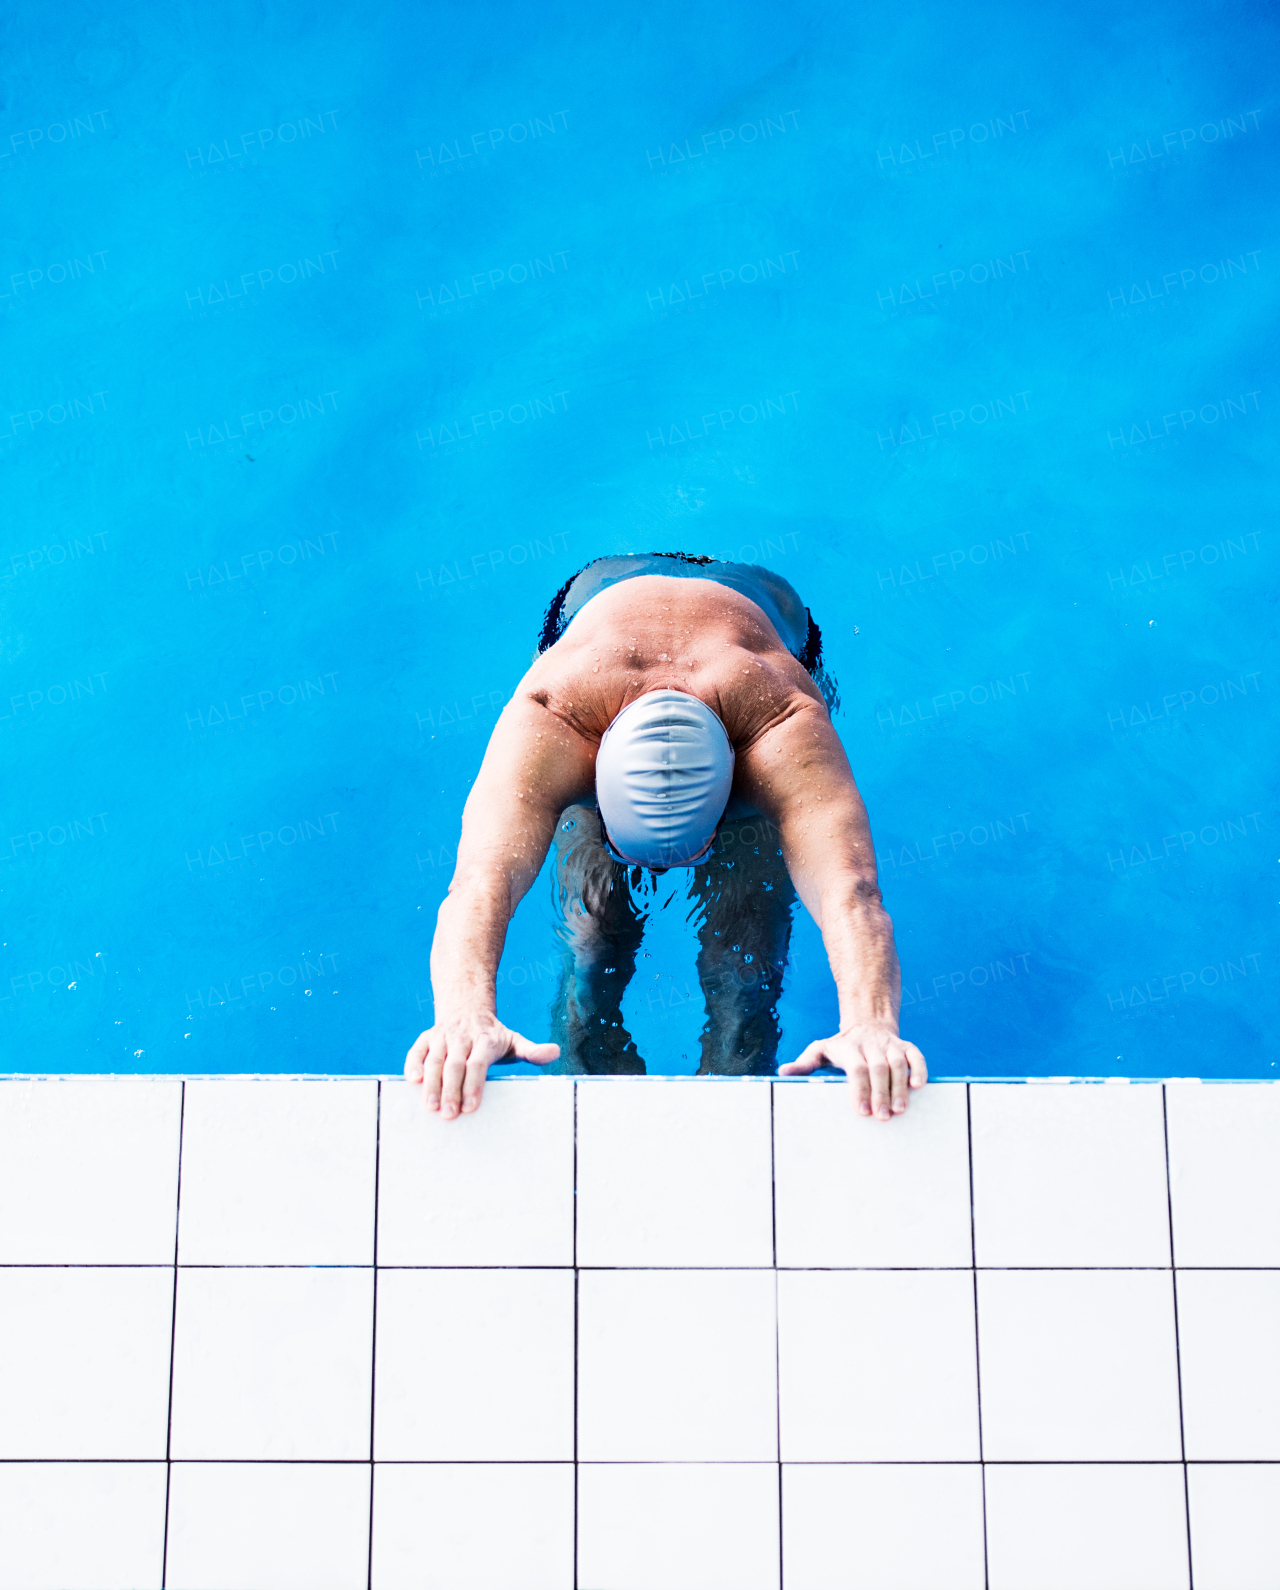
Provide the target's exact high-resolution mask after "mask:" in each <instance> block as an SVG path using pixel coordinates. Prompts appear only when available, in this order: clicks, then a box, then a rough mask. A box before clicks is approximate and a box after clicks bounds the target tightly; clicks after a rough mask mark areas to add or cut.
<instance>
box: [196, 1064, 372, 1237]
mask: <svg viewBox="0 0 1280 1590" xmlns="http://www.w3.org/2000/svg"><path fill="white" fill-rule="evenodd" d="M377 1149H378V1084H377V1083H376V1082H373V1081H369V1082H364V1081H361V1082H356V1081H350V1082H348V1081H335V1082H301V1081H294V1080H293V1079H289V1078H286V1079H281V1078H271V1079H268V1080H257V1079H254V1080H245V1079H241V1078H235V1079H227V1080H225V1081H211V1082H188V1083H187V1098H186V1105H185V1108H184V1111H183V1121H182V1214H181V1225H180V1229H179V1233H178V1262H179V1263H180V1264H372V1263H373V1194H374V1185H373V1184H374V1164H375V1160H376V1155H377Z"/></svg>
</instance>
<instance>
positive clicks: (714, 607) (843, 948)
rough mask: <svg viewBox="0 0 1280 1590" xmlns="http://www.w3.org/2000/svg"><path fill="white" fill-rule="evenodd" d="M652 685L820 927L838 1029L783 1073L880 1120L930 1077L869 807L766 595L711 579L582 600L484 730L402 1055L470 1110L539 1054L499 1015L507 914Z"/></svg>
mask: <svg viewBox="0 0 1280 1590" xmlns="http://www.w3.org/2000/svg"><path fill="white" fill-rule="evenodd" d="M654 691H679V692H683V693H684V694H685V695H687V696H693V697H695V698H696V699H697V700H698V701H701V702H702V703H704V704H705V706H706V707H708V708H710V709H711V711H712V712H713V713H715V714H716V716H717V717H718V718H719V719H720V721H721V723H722V724H723V725H724V729H725V731H726V733H727V735H728V737H729V741H730V743H731V744H732V747H733V751H734V753H735V763H734V770H733V782H732V795H731V798H730V810H729V813H728V815H730V816H733V815H740V814H742V813H744V812H754V813H758V814H760V815H761V816H763V817H764V818H765V819H767V820H768V821H769V822H770V823H771V824H772V825H773V826H774V827H775V829H776V831H777V834H778V838H779V841H780V848H781V851H782V854H783V857H784V859H785V863H786V868H787V871H788V872H789V874H790V877H791V879H792V880H793V882H794V885H795V888H796V891H797V892H798V893H799V895H800V898H801V899H802V900H803V902H804V904H805V906H806V907H807V908H808V910H809V912H810V914H811V915H812V916H813V917H814V919H815V921H817V923H818V925H819V927H820V928H821V929H822V933H823V939H824V943H825V945H826V948H827V954H828V958H829V960H830V963H831V969H832V973H833V975H834V976H835V980H836V985H837V990H838V993H839V997H840V1031H839V1032H838V1033H837V1034H835V1035H833V1036H832V1037H831V1038H827V1039H820V1040H818V1041H816V1042H814V1043H811V1044H810V1045H809V1046H808V1048H806V1049H805V1051H804V1052H803V1054H801V1055H800V1057H799V1058H798V1059H797V1060H795V1061H793V1062H792V1063H791V1064H790V1065H787V1066H783V1067H781V1068H780V1071H779V1074H780V1075H797V1074H805V1073H808V1072H811V1071H813V1070H815V1069H816V1068H817V1067H818V1066H819V1065H821V1064H823V1063H824V1062H828V1063H830V1064H832V1065H835V1066H837V1067H840V1068H841V1069H843V1070H845V1071H846V1072H847V1073H848V1074H849V1076H850V1080H851V1082H852V1083H853V1090H854V1096H855V1100H856V1102H857V1104H858V1106H859V1108H860V1110H861V1112H862V1113H863V1114H867V1115H874V1116H876V1117H877V1118H879V1119H882V1120H887V1119H889V1118H890V1116H891V1115H892V1114H897V1113H901V1111H902V1110H904V1109H905V1108H906V1104H907V1097H908V1088H909V1087H918V1086H922V1085H923V1083H924V1081H925V1076H926V1072H925V1065H924V1057H923V1056H922V1055H921V1054H920V1051H919V1050H918V1049H916V1048H915V1047H914V1045H911V1044H909V1043H905V1042H904V1041H903V1040H902V1039H900V1038H899V1036H898V1030H897V1012H898V1002H899V978H898V963H897V956H896V953H895V951H894V947H893V929H892V924H891V923H890V921H889V918H888V916H887V915H886V913H885V912H884V910H883V907H882V905H881V903H880V891H879V888H878V886H877V883H876V868H875V852H874V848H873V846H872V842H871V834H870V828H869V826H868V822H867V816H866V810H865V808H864V806H863V804H862V800H861V797H860V796H859V795H858V791H857V788H856V786H855V784H854V780H853V776H852V773H851V772H850V769H849V764H848V761H847V758H846V757H845V753H844V748H843V747H842V745H841V744H840V741H839V738H838V737H837V735H836V733H835V730H834V729H833V727H832V725H831V720H830V716H829V714H828V712H827V709H826V706H825V704H824V702H823V699H822V695H821V693H820V691H819V690H818V689H817V687H816V686H815V684H814V682H813V680H812V678H811V677H810V675H809V674H808V672H807V671H806V670H805V668H804V667H802V666H801V664H800V662H799V661H797V659H796V657H795V656H793V655H792V654H791V653H790V652H789V651H788V650H787V649H786V646H785V645H784V644H783V641H782V639H781V637H780V636H779V633H778V631H777V629H776V628H775V627H774V624H773V623H772V622H771V621H770V619H769V618H768V617H767V615H766V614H765V612H764V611H763V609H762V608H761V607H760V606H758V605H757V604H756V603H755V602H753V601H751V600H750V599H748V598H747V597H746V596H744V595H742V594H741V593H740V592H738V591H737V590H732V589H729V588H727V586H725V585H723V584H720V583H717V582H716V581H715V580H714V579H701V578H696V577H687V576H686V577H681V578H671V577H667V576H663V575H648V574H642V575H638V576H637V577H634V578H629V579H626V580H625V581H624V582H623V583H621V584H616V585H612V586H610V587H609V588H607V589H604V590H602V591H600V592H599V594H597V595H595V596H593V597H592V598H591V599H590V601H589V602H588V603H587V605H586V606H585V607H584V608H583V609H582V611H581V612H579V613H578V614H577V615H576V616H575V617H574V619H573V620H572V622H571V623H570V624H569V627H568V629H567V630H566V631H565V632H564V634H563V635H562V636H561V638H560V639H559V640H558V641H557V642H556V643H555V644H554V645H552V646H551V647H550V649H549V650H547V651H546V652H544V654H543V655H542V656H540V657H539V658H538V659H537V661H535V662H534V664H533V666H532V667H531V668H530V669H529V672H528V673H527V674H526V675H525V677H524V679H523V680H522V681H521V684H520V686H519V688H518V689H517V691H516V693H515V696H514V697H513V698H512V700H511V702H510V703H509V704H508V706H507V707H506V709H505V710H504V712H503V714H502V716H501V718H500V720H499V722H498V725H497V727H496V728H495V730H494V732H493V736H492V738H491V739H490V742H489V747H488V750H487V751H486V754H485V758H484V763H483V765H482V767H481V770H480V773H479V776H478V777H477V779H476V782H475V785H474V786H473V788H472V790H471V794H470V796H469V797H468V800H467V803H466V808H465V810H464V813H463V821H462V837H461V840H460V842H459V846H458V866H457V870H456V872H455V874H454V878H453V881H452V883H451V884H450V887H449V895H448V898H447V899H446V900H445V901H444V902H443V904H442V905H441V907H440V914H439V920H438V927H437V932H436V937H435V943H434V945H433V948H432V957H431V977H432V987H433V991H434V993H435V1024H434V1025H433V1026H432V1027H431V1028H430V1029H429V1030H428V1031H427V1032H425V1033H423V1034H422V1035H421V1036H420V1037H419V1039H418V1040H417V1042H416V1043H415V1044H414V1046H413V1048H412V1049H411V1050H410V1051H409V1055H408V1057H407V1059H406V1063H405V1071H406V1075H407V1076H408V1077H409V1079H410V1080H411V1081H415V1082H417V1081H425V1083H426V1086H425V1090H424V1091H425V1102H426V1104H427V1107H428V1108H431V1109H439V1110H440V1111H441V1113H442V1114H443V1115H444V1116H445V1117H446V1118H451V1117H453V1116H455V1115H457V1114H458V1113H460V1112H461V1113H464V1114H465V1113H468V1112H469V1111H470V1110H473V1109H475V1108H476V1107H477V1106H478V1104H479V1102H480V1096H481V1092H482V1090H483V1085H484V1079H485V1075H486V1073H487V1070H488V1067H489V1066H490V1065H492V1064H494V1063H496V1062H499V1061H501V1060H503V1059H510V1058H516V1059H526V1060H532V1061H535V1062H537V1063H547V1062H549V1061H551V1060H554V1059H556V1058H557V1056H558V1055H559V1049H558V1047H557V1046H556V1045H554V1044H539V1043H533V1042H530V1041H529V1040H528V1039H526V1038H524V1037H523V1036H522V1035H520V1034H518V1033H515V1032H512V1031H511V1030H510V1029H508V1028H506V1027H504V1026H503V1025H502V1024H501V1023H500V1022H499V1021H498V1019H497V1015H496V1003H495V991H496V974H497V967H498V962H499V960H500V958H501V954H502V945H503V942H504V939H505V935H506V929H507V924H508V922H509V921H510V919H511V916H512V915H513V914H514V912H515V908H516V906H517V904H518V903H519V901H520V899H521V898H522V897H523V895H524V894H525V893H526V891H527V890H528V888H529V886H530V885H531V884H532V882H533V880H534V878H535V877H536V876H537V875H538V872H539V871H540V869H541V866H542V863H543V860H544V859H545V857H546V854H547V851H548V849H549V847H550V846H551V843H552V840H553V838H554V837H555V836H556V829H557V824H558V822H559V820H560V818H561V816H562V814H563V813H564V812H565V811H566V808H568V807H571V806H574V805H575V804H577V803H591V802H592V800H593V793H594V789H595V763H596V756H597V753H598V752H599V749H600V743H601V739H602V737H603V736H604V734H605V731H606V730H607V729H609V727H610V725H611V724H613V723H614V722H615V721H616V720H617V718H618V715H619V714H620V713H621V712H622V711H623V709H624V708H626V707H628V706H630V705H631V704H632V703H633V702H636V701H638V700H640V698H641V697H644V696H647V695H649V694H650V693H651V692H654Z"/></svg>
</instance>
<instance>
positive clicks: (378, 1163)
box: [368, 1078, 382, 1590]
mask: <svg viewBox="0 0 1280 1590" xmlns="http://www.w3.org/2000/svg"><path fill="white" fill-rule="evenodd" d="M381 1183H382V1079H381V1078H379V1079H378V1091H377V1094H376V1096H375V1100H374V1133H373V1298H372V1312H371V1316H370V1320H369V1513H368V1528H369V1573H368V1590H373V1479H374V1466H373V1435H374V1419H375V1416H376V1411H377V1405H378V1195H379V1192H380V1190H381Z"/></svg>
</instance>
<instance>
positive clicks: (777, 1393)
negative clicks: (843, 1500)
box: [769, 1082, 784, 1590]
mask: <svg viewBox="0 0 1280 1590" xmlns="http://www.w3.org/2000/svg"><path fill="white" fill-rule="evenodd" d="M774 1098H775V1094H774V1090H773V1083H772V1082H770V1084H769V1213H770V1218H771V1222H772V1236H773V1397H774V1412H775V1420H776V1436H775V1439H776V1441H777V1453H778V1590H782V1587H783V1584H784V1577H783V1574H784V1570H783V1555H782V1553H783V1538H782V1532H783V1513H782V1322H781V1317H780V1313H779V1308H778V1143H777V1135H776V1126H775V1117H774V1113H773V1104H774Z"/></svg>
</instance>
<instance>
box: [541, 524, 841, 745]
mask: <svg viewBox="0 0 1280 1590" xmlns="http://www.w3.org/2000/svg"><path fill="white" fill-rule="evenodd" d="M642 574H661V575H665V576H666V577H667V578H669V579H686V580H714V581H715V582H716V583H717V584H718V585H725V586H728V588H729V589H730V590H731V591H737V592H738V593H739V595H741V596H745V597H746V598H747V599H748V601H751V602H754V603H755V604H756V606H757V607H758V608H760V609H761V611H762V612H763V613H764V615H765V617H766V618H768V620H769V622H770V623H771V624H772V625H773V627H774V628H775V629H776V630H777V632H778V634H779V635H780V636H781V638H782V644H783V645H784V646H785V647H786V648H787V650H788V651H789V652H790V653H791V655H792V656H793V657H794V658H795V659H796V661H797V662H798V663H799V664H800V666H801V667H802V668H804V669H806V670H807V671H808V673H809V675H810V677H811V678H812V680H813V682H814V684H815V685H817V687H818V689H819V691H820V692H821V693H822V698H823V700H824V701H825V702H826V704H827V710H828V711H829V712H830V713H832V714H833V715H834V713H835V712H836V709H837V708H838V707H839V705H840V696H839V691H838V690H837V687H836V681H835V679H834V678H833V677H832V676H831V675H830V674H829V673H828V672H827V670H826V668H825V667H824V666H823V662H822V631H821V630H820V629H819V628H818V626H817V625H816V624H815V623H814V621H813V615H812V614H811V613H810V611H809V609H808V608H807V607H806V606H805V605H804V603H803V602H802V601H801V600H800V597H799V595H798V594H797V592H796V590H795V588H794V587H793V586H791V585H790V584H788V582H787V581H786V580H784V579H783V578H782V576H781V575H780V574H775V573H774V572H773V570H772V569H764V568H761V567H760V566H759V565H758V564H754V563H717V562H716V561H715V559H714V558H703V557H694V556H692V555H691V554H690V553H688V552H639V553H633V554H631V555H628V556H625V557H607V558H596V559H594V560H593V561H592V562H591V563H588V564H587V566H586V568H584V569H579V571H578V572H577V574H575V575H574V576H573V577H572V579H569V580H566V581H565V583H564V584H563V585H562V586H561V587H560V589H559V590H558V591H557V592H556V594H555V596H554V597H553V598H552V601H551V605H550V607H548V608H547V612H546V616H545V618H544V619H543V623H542V633H541V635H540V636H539V637H538V651H539V653H542V652H544V651H546V650H547V648H548V647H549V646H554V645H555V643H556V641H558V640H559V639H560V637H561V635H563V634H564V632H565V630H566V629H567V628H568V627H569V623H570V621H571V620H572V619H573V617H574V615H575V614H576V613H578V612H580V611H581V609H582V608H584V607H585V606H586V604H587V603H588V602H589V601H590V600H591V598H592V597H593V596H598V595H599V594H600V592H601V591H604V590H608V588H609V587H610V586H611V585H618V584H620V583H621V582H622V581H623V580H632V579H635V578H636V577H637V576H639V575H642Z"/></svg>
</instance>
